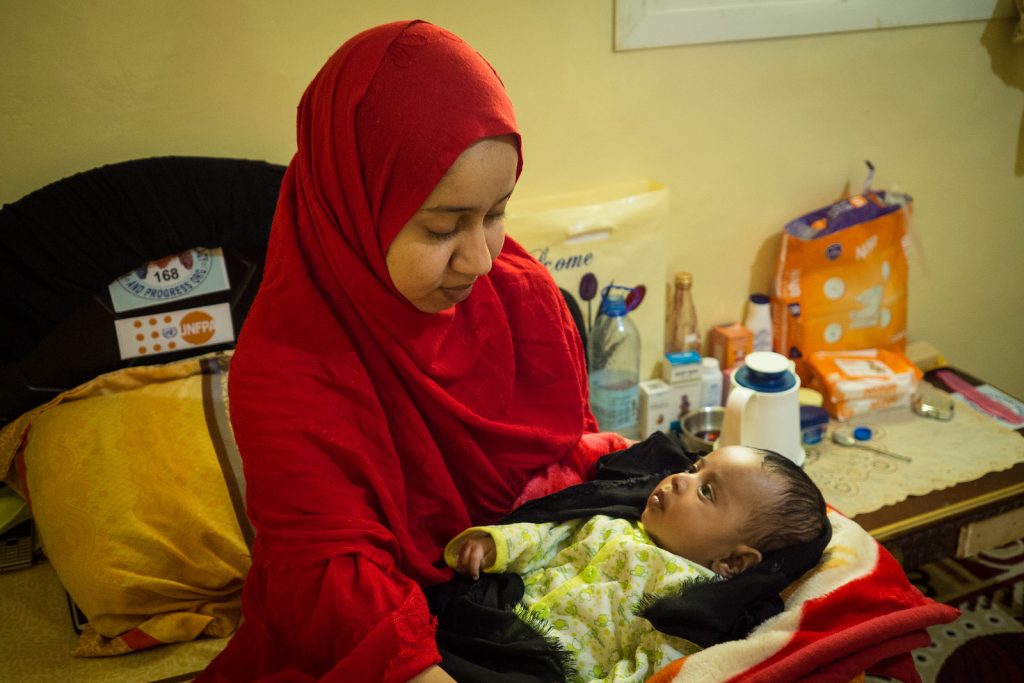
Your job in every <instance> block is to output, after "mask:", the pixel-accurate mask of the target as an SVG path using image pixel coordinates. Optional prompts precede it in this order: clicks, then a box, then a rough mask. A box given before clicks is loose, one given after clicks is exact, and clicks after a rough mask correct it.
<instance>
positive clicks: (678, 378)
mask: <svg viewBox="0 0 1024 683" xmlns="http://www.w3.org/2000/svg"><path fill="white" fill-rule="evenodd" d="M700 360H701V358H700V354H699V353H697V352H696V351H682V352H680V353H666V354H665V357H664V358H663V359H662V361H661V379H662V380H664V382H665V384H679V383H680V382H689V381H690V380H693V379H698V378H699V377H700V368H701V364H700Z"/></svg>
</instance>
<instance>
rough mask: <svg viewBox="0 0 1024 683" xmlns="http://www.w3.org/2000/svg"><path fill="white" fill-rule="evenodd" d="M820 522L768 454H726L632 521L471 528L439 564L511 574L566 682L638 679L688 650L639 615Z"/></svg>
mask: <svg viewBox="0 0 1024 683" xmlns="http://www.w3.org/2000/svg"><path fill="white" fill-rule="evenodd" d="M827 524H828V521H827V519H826V508H825V501H824V499H823V498H822V495H821V492H820V491H819V490H818V488H817V487H816V486H815V485H814V483H813V482H812V481H811V480H810V478H809V477H808V476H807V475H806V474H805V473H804V471H803V470H802V469H800V468H799V467H797V466H796V465H794V464H793V463H792V462H791V461H789V460H788V459H786V458H784V457H782V456H780V455H778V454H776V453H773V452H771V451H765V450H761V449H755V448H748V447H745V446H727V447H723V448H720V449H718V450H716V451H714V452H713V453H711V454H709V455H708V456H706V457H704V458H703V459H701V460H698V461H697V463H696V464H695V465H694V466H693V467H691V468H690V469H689V470H688V471H686V472H679V473H677V474H673V475H670V476H668V477H666V478H665V479H663V480H662V481H661V482H660V483H659V484H658V485H657V486H656V487H655V488H654V490H653V491H652V492H651V494H650V496H649V497H648V499H647V504H646V506H645V508H644V510H643V513H642V515H641V519H640V522H639V523H637V522H634V521H630V520H626V519H618V518H612V517H607V516H604V515H595V516H593V517H590V518H588V519H576V520H570V521H568V522H561V523H541V524H534V523H518V524H508V525H495V526H487V527H474V528H471V529H467V530H466V531H464V532H463V533H461V534H459V535H458V536H457V537H455V538H454V539H453V540H452V541H451V542H450V543H449V544H448V547H447V548H446V549H445V561H446V562H447V563H448V565H449V566H451V567H452V568H453V569H456V570H457V571H459V572H460V573H462V574H465V575H467V576H471V577H473V578H479V575H480V570H483V571H485V572H488V573H492V572H493V573H507V572H513V573H516V574H520V575H521V576H522V579H523V583H524V585H525V593H524V596H523V600H522V604H521V605H520V607H519V612H520V616H522V617H523V618H524V620H526V621H528V622H529V623H531V624H535V625H536V624H540V625H541V626H542V631H543V632H544V633H545V635H546V636H547V637H548V638H549V639H550V638H553V639H554V640H556V641H557V643H558V645H559V646H560V647H561V648H563V649H564V650H565V651H566V652H568V653H569V654H570V655H571V657H572V660H573V664H574V670H575V674H576V675H578V676H580V677H582V678H583V679H586V680H592V679H607V680H638V681H641V680H644V679H645V678H646V677H647V676H649V675H651V674H652V673H654V672H655V671H657V670H658V669H659V668H661V667H662V666H664V665H665V664H667V663H668V662H670V661H672V660H674V659H677V658H679V657H681V656H684V655H686V654H690V653H692V652H694V651H695V650H696V649H698V648H696V646H694V645H693V644H692V643H690V642H688V641H686V640H684V639H682V638H678V637H675V636H671V635H667V634H664V633H661V632H659V631H657V630H656V629H654V627H653V626H652V625H651V623H650V622H649V621H647V620H646V619H644V618H643V617H641V616H639V615H638V613H637V612H638V611H639V610H638V605H642V604H644V603H649V602H650V600H651V598H652V597H658V596H667V595H672V594H677V593H679V592H680V590H682V589H685V588H686V586H687V585H690V584H692V583H693V582H694V581H695V580H697V581H708V580H713V579H714V578H715V577H716V575H717V576H720V577H733V576H736V575H737V574H739V573H741V572H743V571H745V570H747V569H749V568H751V567H753V566H755V565H756V564H758V563H759V562H760V561H761V559H762V557H763V556H764V555H765V554H766V553H771V552H773V551H776V550H780V549H782V548H786V547H788V546H791V545H796V544H799V543H804V542H806V541H809V540H811V539H814V538H816V537H818V536H819V535H820V534H821V533H822V532H823V529H824V527H825V525H827Z"/></svg>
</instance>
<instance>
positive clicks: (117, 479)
mask: <svg viewBox="0 0 1024 683" xmlns="http://www.w3.org/2000/svg"><path fill="white" fill-rule="evenodd" d="M227 359H228V356H227V354H215V355H214V356H207V357H204V358H199V359H188V360H185V361H179V362H176V363H171V364H168V365H163V366H146V367H136V368H128V369H125V370H119V371H117V372H113V373H109V374H107V375H103V376H101V377H98V378H96V379H94V380H92V381H91V382H88V383H86V384H84V385H82V386H80V387H77V388H75V389H72V390H70V391H67V392H65V393H64V394H62V395H61V396H58V397H57V398H56V399H54V400H53V401H51V402H50V403H48V404H47V405H45V406H43V407H41V408H38V409H36V410H33V411H31V412H29V413H27V414H26V415H24V416H22V417H21V418H19V419H18V420H16V421H15V422H13V423H11V424H9V425H7V426H6V427H5V428H4V429H3V430H2V431H0V472H6V471H7V468H8V466H9V465H10V461H11V459H12V457H14V459H15V460H16V462H15V465H16V467H15V469H16V470H17V475H18V482H17V483H18V484H19V485H20V486H19V488H21V489H22V493H23V495H24V496H25V497H26V499H27V500H28V501H29V505H30V507H31V509H32V514H33V517H34V518H35V522H36V526H37V529H38V532H39V535H40V537H41V539H42V544H43V549H44V552H45V553H46V555H47V556H48V557H49V559H50V561H51V562H52V563H53V566H54V569H55V570H56V571H57V574H58V575H59V576H60V579H61V581H62V583H63V584H64V586H65V588H66V589H67V591H68V593H69V594H70V595H71V597H72V599H74V601H75V602H76V603H77V604H78V605H79V607H80V608H81V610H82V612H84V613H85V615H86V616H87V617H88V619H89V624H90V628H89V629H86V631H85V632H84V633H83V635H82V638H81V639H80V641H79V646H78V648H77V649H76V652H75V654H78V655H82V656H97V655H111V654H120V653H122V652H127V651H131V650H138V649H143V648H146V647H152V646H154V645H160V644H163V643H170V642H180V641H184V640H192V639H193V638H196V637H198V636H201V635H206V636H226V635H228V634H230V633H231V632H232V631H233V630H234V629H235V628H236V626H237V625H238V622H239V620H240V618H241V614H240V612H241V610H240V599H241V589H242V582H243V580H244V577H245V574H246V572H247V571H248V568H249V564H250V557H249V548H248V545H247V539H248V540H251V530H250V528H249V527H248V522H247V520H246V518H245V513H244V510H243V509H242V507H241V505H242V503H241V501H242V500H243V492H244V488H243V486H244V484H243V482H242V479H241V471H240V468H239V467H238V464H239V463H238V458H237V451H236V450H235V449H234V444H233V441H232V440H231V438H230V430H229V428H228V427H227V420H226V414H225V410H224V402H223V391H222V387H223V386H224V384H225V382H224V380H226V368H227ZM10 478H11V477H10V476H8V479H10ZM243 529H244V531H243Z"/></svg>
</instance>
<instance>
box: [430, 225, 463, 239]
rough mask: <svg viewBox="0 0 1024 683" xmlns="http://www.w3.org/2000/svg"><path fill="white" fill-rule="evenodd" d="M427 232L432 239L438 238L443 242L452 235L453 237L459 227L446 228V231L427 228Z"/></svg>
mask: <svg viewBox="0 0 1024 683" xmlns="http://www.w3.org/2000/svg"><path fill="white" fill-rule="evenodd" d="M427 232H428V233H429V234H430V237H431V238H432V239H435V240H438V241H440V242H444V241H446V240H450V239H452V238H453V237H455V235H456V234H458V232H459V228H458V227H454V228H452V229H451V230H448V231H442V230H428V231H427Z"/></svg>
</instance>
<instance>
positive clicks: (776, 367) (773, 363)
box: [736, 351, 796, 394]
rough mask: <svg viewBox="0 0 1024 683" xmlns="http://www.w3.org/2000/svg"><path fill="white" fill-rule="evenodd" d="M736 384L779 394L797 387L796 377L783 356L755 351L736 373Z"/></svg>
mask: <svg viewBox="0 0 1024 683" xmlns="http://www.w3.org/2000/svg"><path fill="white" fill-rule="evenodd" d="M736 383H737V384H739V385H740V386H744V387H747V388H748V389H753V390H754V391H760V392H762V393H766V394H777V393H780V392H783V391H788V390H790V389H792V388H793V387H794V386H796V377H795V376H794V375H793V373H792V372H790V371H789V360H788V359H787V358H786V357H785V356H783V355H782V354H779V353H773V352H771V351H755V352H754V353H751V354H748V355H747V357H746V359H744V364H743V367H742V368H740V369H739V370H737V371H736Z"/></svg>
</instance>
